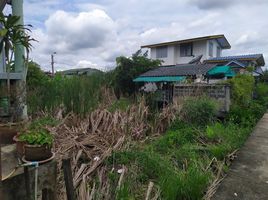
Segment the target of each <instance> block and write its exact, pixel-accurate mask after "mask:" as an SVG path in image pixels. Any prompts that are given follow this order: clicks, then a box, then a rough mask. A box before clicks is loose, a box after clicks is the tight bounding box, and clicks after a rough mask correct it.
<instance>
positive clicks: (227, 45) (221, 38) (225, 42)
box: [141, 34, 231, 49]
mask: <svg viewBox="0 0 268 200" xmlns="http://www.w3.org/2000/svg"><path fill="white" fill-rule="evenodd" d="M212 39H215V40H216V41H217V42H218V43H219V44H220V46H221V47H222V48H223V49H230V48H231V45H230V43H229V42H228V40H227V39H226V38H225V36H224V35H223V34H221V35H209V36H203V37H196V38H190V39H184V40H176V41H171V42H163V43H157V44H149V45H144V46H141V48H153V47H160V46H166V45H176V44H183V43H189V42H197V41H202V40H212Z"/></svg>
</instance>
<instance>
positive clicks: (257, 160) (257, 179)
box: [212, 113, 268, 200]
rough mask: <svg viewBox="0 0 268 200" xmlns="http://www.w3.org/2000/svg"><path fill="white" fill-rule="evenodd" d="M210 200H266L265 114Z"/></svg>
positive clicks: (267, 132) (267, 152)
mask: <svg viewBox="0 0 268 200" xmlns="http://www.w3.org/2000/svg"><path fill="white" fill-rule="evenodd" d="M212 199H214V200H226V199H228V200H229V199H232V200H242V199H243V200H264V199H265V200H267V199H268V113H267V114H265V115H264V116H263V118H262V119H261V120H260V121H259V123H258V124H257V126H256V127H255V128H254V130H253V133H252V135H251V136H250V137H249V138H248V140H247V142H246V143H245V145H244V146H243V147H242V148H241V150H240V151H239V153H238V157H237V159H236V160H235V161H234V162H233V163H232V165H231V167H230V170H229V172H228V174H227V176H226V178H225V179H224V180H223V182H222V183H221V185H220V186H219V188H218V190H217V191H216V194H215V195H214V197H213V198H212Z"/></svg>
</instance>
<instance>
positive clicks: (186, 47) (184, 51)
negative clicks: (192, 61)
mask: <svg viewBox="0 0 268 200" xmlns="http://www.w3.org/2000/svg"><path fill="white" fill-rule="evenodd" d="M192 55H193V44H192V43H186V44H181V45H180V56H181V57H186V56H192Z"/></svg>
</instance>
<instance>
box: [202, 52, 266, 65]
mask: <svg viewBox="0 0 268 200" xmlns="http://www.w3.org/2000/svg"><path fill="white" fill-rule="evenodd" d="M232 60H240V61H241V60H256V61H257V62H258V63H259V65H261V66H264V65H265V62H264V58H263V55H262V54H249V55H237V56H223V57H215V58H210V59H208V60H205V62H207V63H208V62H210V63H214V62H217V61H232Z"/></svg>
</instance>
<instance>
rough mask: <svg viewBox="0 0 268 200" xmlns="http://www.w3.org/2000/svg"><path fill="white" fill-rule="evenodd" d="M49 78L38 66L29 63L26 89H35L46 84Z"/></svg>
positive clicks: (31, 62)
mask: <svg viewBox="0 0 268 200" xmlns="http://www.w3.org/2000/svg"><path fill="white" fill-rule="evenodd" d="M48 80H49V77H48V76H47V75H46V74H45V73H44V72H43V71H42V70H41V68H40V65H39V64H37V63H35V62H33V61H30V62H29V63H28V73H27V87H28V89H30V90H31V89H35V88H36V87H38V86H42V85H44V84H46V82H47V81H48Z"/></svg>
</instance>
